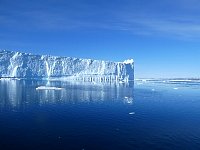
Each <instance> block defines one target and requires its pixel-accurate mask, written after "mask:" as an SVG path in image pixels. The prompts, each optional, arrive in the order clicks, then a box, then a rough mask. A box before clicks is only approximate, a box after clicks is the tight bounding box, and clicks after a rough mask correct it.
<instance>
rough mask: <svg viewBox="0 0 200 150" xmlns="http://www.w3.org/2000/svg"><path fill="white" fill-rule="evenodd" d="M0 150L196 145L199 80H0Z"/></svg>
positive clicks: (188, 149)
mask: <svg viewBox="0 0 200 150" xmlns="http://www.w3.org/2000/svg"><path fill="white" fill-rule="evenodd" d="M41 86H46V87H54V88H51V89H49V88H48V89H45V88H44V87H41ZM38 87H39V89H36V88H38ZM0 149H1V150H7V149H13V150H14V149H26V150H49V149H55V150H200V82H195V81H193V82H191V81H190V82H186V81H181V82H180V81H179V82H174V81H163V80H157V81H145V80H144V81H136V82H135V83H129V84H115V83H83V82H80V83H75V82H74V83H72V82H63V81H62V82H61V81H49V82H47V81H42V80H4V79H1V80H0Z"/></svg>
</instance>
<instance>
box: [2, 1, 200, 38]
mask: <svg viewBox="0 0 200 150" xmlns="http://www.w3.org/2000/svg"><path fill="white" fill-rule="evenodd" d="M130 4H132V5H130V6H129V5H128V4H124V3H123V4H122V5H123V6H124V7H123V8H125V9H122V10H120V9H119V8H120V6H119V5H118V6H117V7H116V8H115V7H112V9H111V8H110V7H105V6H103V8H102V9H97V8H98V7H97V6H98V5H94V4H85V3H79V4H77V5H75V6H73V8H76V9H72V8H70V7H62V9H58V8H57V9H52V6H49V7H50V8H49V9H47V10H42V9H35V10H34V9H31V10H29V9H26V10H19V9H16V10H10V12H9V13H4V14H0V22H1V24H0V27H7V28H8V27H10V28H18V29H23V30H33V29H34V30H55V31H60V30H77V29H83V30H85V29H87V30H90V29H105V30H116V31H117V30H119V31H124V32H131V33H132V34H139V35H150V36H151V35H157V36H167V37H172V38H183V39H199V38H200V21H199V20H198V19H197V18H199V17H200V11H199V9H197V6H200V2H199V1H197V0H175V1H173V2H170V3H169V1H167V0H163V3H160V4H159V5H160V6H162V7H163V8H164V7H165V6H166V7H170V8H173V12H170V11H169V12H166V11H165V12H164V11H162V10H154V7H155V6H154V7H152V8H150V7H148V6H147V5H146V6H142V5H141V6H140V7H142V8H140V7H139V8H138V7H136V6H135V5H134V4H135V3H130ZM161 4H162V5H161ZM144 5H145V3H144ZM125 6H126V7H125ZM162 7H161V8H162ZM47 8H48V7H47ZM161 8H160V9H161ZM198 8H199V7H198ZM96 9H97V10H96ZM140 9H141V10H140ZM146 9H147V10H148V11H146ZM176 9H177V10H176ZM169 10H170V9H169ZM186 10H187V11H188V10H190V13H187V11H186ZM194 13H195V14H194Z"/></svg>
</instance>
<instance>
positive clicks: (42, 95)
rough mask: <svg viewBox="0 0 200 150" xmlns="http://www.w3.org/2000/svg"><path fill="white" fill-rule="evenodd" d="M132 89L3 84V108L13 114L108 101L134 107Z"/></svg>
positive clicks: (95, 85)
mask: <svg viewBox="0 0 200 150" xmlns="http://www.w3.org/2000/svg"><path fill="white" fill-rule="evenodd" d="M58 89H59V90H58ZM133 89H134V84H133V83H129V84H127V83H126V84H117V83H93V82H63V81H50V82H49V81H48V83H47V81H44V80H40V81H39V80H12V79H10V80H0V97H1V99H0V108H1V110H3V109H9V110H12V109H13V108H16V109H24V108H26V107H29V106H32V105H36V106H37V105H45V104H59V103H69V104H77V103H101V102H105V101H112V102H122V103H126V104H132V103H133V97H134V95H133V94H134V93H133Z"/></svg>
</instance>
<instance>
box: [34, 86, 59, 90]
mask: <svg viewBox="0 0 200 150" xmlns="http://www.w3.org/2000/svg"><path fill="white" fill-rule="evenodd" d="M36 90H63V88H59V87H53V86H39V87H37V88H36Z"/></svg>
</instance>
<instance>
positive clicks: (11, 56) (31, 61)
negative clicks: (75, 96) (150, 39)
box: [0, 50, 134, 81]
mask: <svg viewBox="0 0 200 150" xmlns="http://www.w3.org/2000/svg"><path fill="white" fill-rule="evenodd" d="M0 77H17V78H53V77H62V78H66V79H70V80H74V79H75V80H87V81H95V80H99V81H108V80H109V81H111V80H117V81H129V80H134V62H133V60H132V59H130V60H126V61H124V62H111V61H102V60H92V59H78V58H72V57H57V56H49V55H32V54H27V53H20V52H13V51H5V50H3V51H0Z"/></svg>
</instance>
